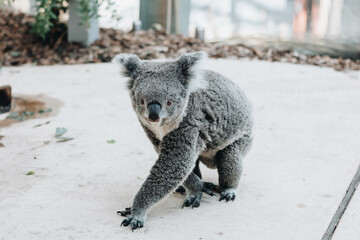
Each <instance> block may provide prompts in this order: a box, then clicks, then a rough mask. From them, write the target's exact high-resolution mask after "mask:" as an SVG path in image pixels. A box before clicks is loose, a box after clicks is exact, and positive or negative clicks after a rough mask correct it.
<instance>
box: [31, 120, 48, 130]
mask: <svg viewBox="0 0 360 240" xmlns="http://www.w3.org/2000/svg"><path fill="white" fill-rule="evenodd" d="M49 123H50V121H47V122H46V123H43V124H38V125H35V126H33V128H36V127H41V126H42V125H46V124H49Z"/></svg>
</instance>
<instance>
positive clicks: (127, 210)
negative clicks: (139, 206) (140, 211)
mask: <svg viewBox="0 0 360 240" xmlns="http://www.w3.org/2000/svg"><path fill="white" fill-rule="evenodd" d="M117 214H120V215H121V216H124V217H125V216H127V215H130V214H131V207H127V208H125V210H124V211H117Z"/></svg>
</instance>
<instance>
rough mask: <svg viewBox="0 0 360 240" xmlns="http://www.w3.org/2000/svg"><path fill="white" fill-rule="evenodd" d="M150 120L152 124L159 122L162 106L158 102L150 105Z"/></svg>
mask: <svg viewBox="0 0 360 240" xmlns="http://www.w3.org/2000/svg"><path fill="white" fill-rule="evenodd" d="M147 109H148V112H149V120H150V122H158V121H159V113H160V110H161V105H160V103H158V102H151V103H149V104H148V107H147Z"/></svg>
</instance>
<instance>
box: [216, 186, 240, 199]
mask: <svg viewBox="0 0 360 240" xmlns="http://www.w3.org/2000/svg"><path fill="white" fill-rule="evenodd" d="M220 194H221V196H220V199H219V201H221V200H226V202H228V201H230V200H231V201H234V200H235V198H236V189H234V188H227V189H224V190H222V191H221V193H220Z"/></svg>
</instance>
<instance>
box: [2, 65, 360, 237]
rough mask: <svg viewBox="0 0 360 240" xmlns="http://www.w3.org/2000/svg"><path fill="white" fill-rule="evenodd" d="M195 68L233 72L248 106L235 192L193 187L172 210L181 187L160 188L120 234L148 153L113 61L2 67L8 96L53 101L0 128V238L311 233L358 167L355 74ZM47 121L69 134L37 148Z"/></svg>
mask: <svg viewBox="0 0 360 240" xmlns="http://www.w3.org/2000/svg"><path fill="white" fill-rule="evenodd" d="M207 68H209V69H212V70H215V71H219V72H221V73H223V74H225V75H226V76H228V77H229V78H231V79H232V80H233V81H235V82H236V83H237V84H238V85H239V86H240V87H242V88H243V89H244V90H245V91H246V93H247V95H248V96H249V98H250V99H251V100H252V102H253V105H254V109H255V117H256V140H255V143H254V146H253V148H252V150H251V151H250V153H249V155H248V156H247V158H246V159H245V161H244V173H243V176H242V179H241V183H240V187H239V189H238V196H237V199H236V201H235V202H231V203H227V204H226V203H224V202H218V197H216V198H215V197H210V196H204V197H203V200H202V203H201V206H200V208H198V209H189V208H186V209H181V205H182V202H183V199H184V196H181V195H179V194H171V195H170V197H168V198H167V199H165V200H164V201H162V202H161V203H159V204H158V205H156V206H155V207H154V208H153V209H152V210H151V211H150V212H149V214H148V218H147V221H146V223H145V227H144V228H143V229H140V230H137V231H135V232H131V230H130V229H129V228H124V227H122V228H120V227H119V225H120V222H121V221H122V220H123V218H122V217H120V216H117V215H116V211H117V210H122V209H123V208H125V207H129V206H131V204H132V200H133V197H134V195H135V194H136V192H137V190H138V189H139V187H140V186H141V184H142V182H143V181H144V179H145V178H146V176H147V174H148V172H149V169H150V168H151V166H152V164H153V163H154V161H155V159H156V154H155V151H154V150H153V148H152V146H151V144H150V142H149V140H148V139H147V138H146V136H145V134H144V133H143V131H142V129H141V127H140V125H139V123H138V122H137V119H136V116H135V113H134V112H133V111H132V109H131V105H130V100H129V97H128V93H127V92H126V90H125V84H124V80H123V79H122V78H120V76H119V74H118V72H119V71H118V68H117V66H115V65H113V64H89V65H75V66H51V67H17V68H7V67H4V68H3V69H2V72H1V74H0V85H4V84H11V86H12V87H13V92H14V95H15V96H22V95H38V94H45V95H46V96H47V97H51V98H55V99H58V100H59V101H61V102H62V103H63V106H61V107H59V106H60V105H61V104H59V103H58V104H57V106H58V107H59V109H58V111H59V112H58V114H56V113H53V114H52V115H51V116H49V117H46V118H41V119H32V120H26V121H23V122H19V123H16V124H12V125H10V126H8V127H5V128H2V129H1V130H0V135H3V136H4V138H2V139H0V142H2V143H3V144H4V145H5V148H0V163H1V165H0V239H6V240H7V239H170V238H171V239H206V240H207V239H247V240H251V239H277V240H282V239H284V240H289V239H299V240H303V239H321V237H322V235H323V234H324V232H325V231H326V229H327V226H328V224H329V223H330V221H331V218H332V216H333V214H334V213H335V211H336V210H337V208H338V205H339V203H340V202H341V200H342V198H343V196H344V194H345V192H346V189H347V187H348V186H349V183H350V181H351V180H352V178H353V176H354V175H355V172H356V170H357V168H358V166H359V164H360V148H359V145H360V138H359V136H360V112H359V109H360V100H359V96H360V73H359V72H350V73H343V72H335V71H334V70H332V69H328V68H318V67H314V66H305V65H292V64H287V63H270V62H261V61H250V60H242V61H238V60H209V61H208V63H207ZM42 99H45V96H43V98H42ZM48 106H49V107H53V108H54V111H55V107H54V106H53V105H52V103H51V102H50V103H48ZM5 116H6V114H2V115H0V120H1V119H4V118H5ZM46 121H50V123H49V124H47V125H43V126H40V127H36V128H34V127H33V126H34V125H37V124H42V123H44V122H46ZM0 126H1V121H0ZM56 127H65V128H67V129H68V132H67V133H66V134H65V136H69V137H73V138H75V139H74V140H72V141H69V142H64V143H55V142H54V140H53V141H52V142H51V143H49V144H47V145H43V141H47V140H51V139H53V135H54V133H55V129H56ZM110 139H115V140H116V143H114V144H109V143H107V142H106V141H107V140H110ZM42 145H43V146H42ZM37 146H41V147H39V148H35V147H37ZM33 148H35V149H34V150H32V149H33ZM31 170H33V171H35V174H34V175H30V176H26V175H25V173H26V172H28V171H31ZM202 170H203V176H204V179H205V180H207V181H212V182H217V174H216V171H214V170H208V169H206V168H205V167H203V166H202ZM356 198H357V201H358V202H359V192H357V193H356V196H355V199H354V200H356ZM350 204H351V206H350V208H349V209H348V210H349V211H347V212H346V214H345V218H348V219H349V220H348V221H346V222H345V221H344V224H342V223H341V224H340V226H339V229H340V230H341V228H343V229H344V230H343V231H345V234H346V232H348V231H355V230H354V228H357V229H359V215H358V214H357V215H356V214H355V215H356V216H357V217H353V218H352V217H351V211H357V213H358V212H359V206H358V205H359V204H354V203H353V202H351V203H350ZM355 215H354V216H355ZM345 218H344V219H345ZM350 218H351V219H350ZM345 225H346V226H345ZM340 230H339V236H338V238H337V239H341V240H342V239H345V238H342V237H341V236H340V234H341V233H340ZM357 231H358V230H357ZM354 234H356V233H354ZM354 236H358V235H354ZM349 239H353V238H349Z"/></svg>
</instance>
